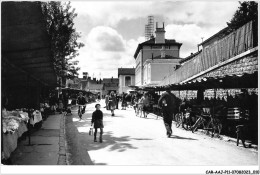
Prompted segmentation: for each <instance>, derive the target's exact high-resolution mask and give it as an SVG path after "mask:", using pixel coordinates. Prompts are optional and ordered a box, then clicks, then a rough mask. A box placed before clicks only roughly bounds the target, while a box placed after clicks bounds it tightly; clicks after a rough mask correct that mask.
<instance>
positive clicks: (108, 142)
mask: <svg viewBox="0 0 260 175" xmlns="http://www.w3.org/2000/svg"><path fill="white" fill-rule="evenodd" d="M80 136H81V137H85V138H86V140H88V142H89V143H88V146H87V149H88V150H89V151H90V150H98V149H103V148H106V147H109V149H108V150H109V151H118V152H124V151H126V150H128V149H138V147H135V146H133V145H132V144H130V143H127V142H130V141H131V140H152V139H148V138H130V137H129V136H123V137H114V136H113V132H105V134H104V135H103V143H99V142H93V139H94V137H93V136H89V135H87V134H86V133H80ZM90 137H91V140H89V138H90ZM97 139H99V132H98V133H97Z"/></svg>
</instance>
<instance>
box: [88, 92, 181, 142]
mask: <svg viewBox="0 0 260 175" xmlns="http://www.w3.org/2000/svg"><path fill="white" fill-rule="evenodd" d="M134 100H135V102H138V104H143V109H142V110H143V111H146V108H147V106H148V104H149V98H148V94H147V93H145V94H144V95H143V96H142V97H141V98H140V99H139V100H138V98H137V95H136V98H135V99H134ZM176 101H177V97H176V96H175V95H174V94H172V93H171V92H170V91H169V90H168V91H166V92H164V93H163V94H162V95H161V97H160V99H159V100H158V105H159V106H160V107H161V109H162V114H163V121H164V126H165V129H166V135H167V136H168V137H170V136H171V135H172V120H173V113H174V111H175V107H177V106H176V104H175V103H176ZM108 102H109V104H108V105H110V110H111V115H112V116H114V110H115V107H116V95H115V93H114V92H113V91H112V92H111V93H110V95H109V97H108ZM95 108H96V110H95V111H94V112H93V113H92V120H91V126H93V125H94V129H95V132H94V142H97V130H98V128H99V129H100V137H99V141H100V142H102V134H103V128H104V124H103V112H102V111H101V110H100V104H96V105H95ZM135 108H137V107H136V106H135ZM144 117H147V114H146V115H145V114H144Z"/></svg>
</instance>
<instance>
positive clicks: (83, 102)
mask: <svg viewBox="0 0 260 175" xmlns="http://www.w3.org/2000/svg"><path fill="white" fill-rule="evenodd" d="M77 102H78V105H79V109H78V113H79V112H80V105H82V106H83V109H82V114H83V113H84V111H85V108H86V103H87V102H86V98H85V97H84V96H83V93H82V92H79V97H78V99H77ZM79 117H80V120H81V119H82V116H79Z"/></svg>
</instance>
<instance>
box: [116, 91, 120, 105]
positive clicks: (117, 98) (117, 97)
mask: <svg viewBox="0 0 260 175" xmlns="http://www.w3.org/2000/svg"><path fill="white" fill-rule="evenodd" d="M119 99H120V97H119V95H118V94H116V109H118V102H119Z"/></svg>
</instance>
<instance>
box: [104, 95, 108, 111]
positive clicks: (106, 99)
mask: <svg viewBox="0 0 260 175" xmlns="http://www.w3.org/2000/svg"><path fill="white" fill-rule="evenodd" d="M108 98H109V95H108V94H107V95H106V97H105V103H106V109H107V110H109V105H108V102H109V101H108Z"/></svg>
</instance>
